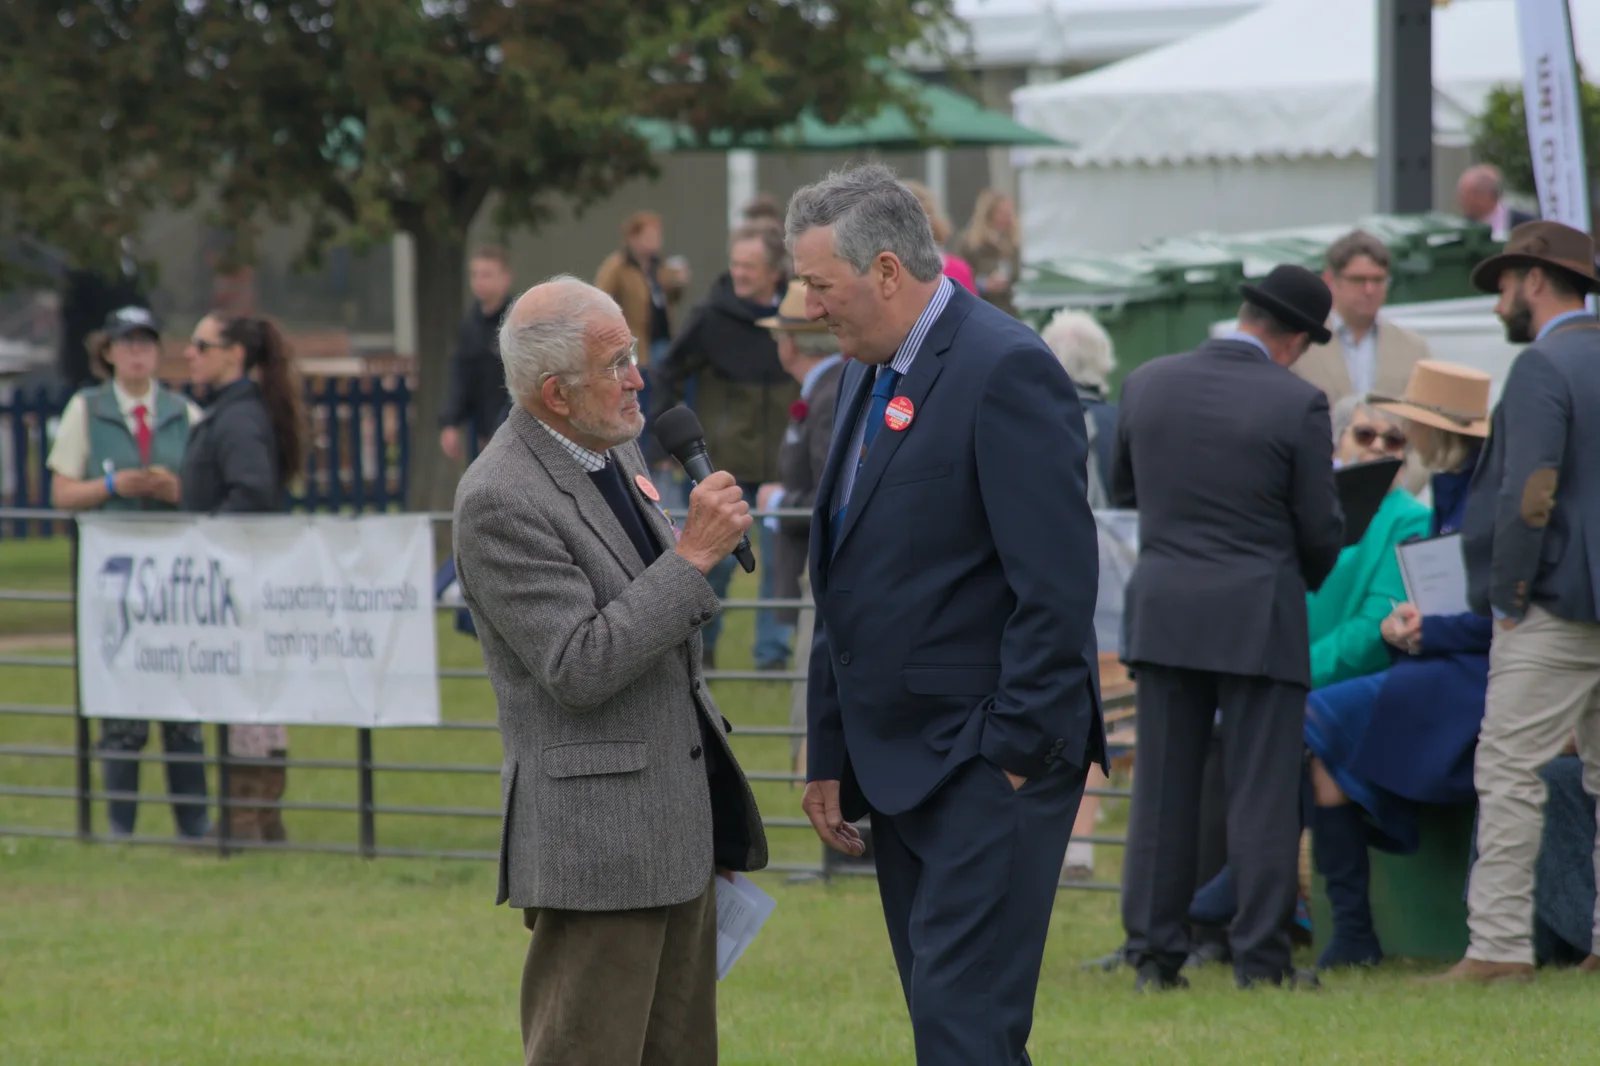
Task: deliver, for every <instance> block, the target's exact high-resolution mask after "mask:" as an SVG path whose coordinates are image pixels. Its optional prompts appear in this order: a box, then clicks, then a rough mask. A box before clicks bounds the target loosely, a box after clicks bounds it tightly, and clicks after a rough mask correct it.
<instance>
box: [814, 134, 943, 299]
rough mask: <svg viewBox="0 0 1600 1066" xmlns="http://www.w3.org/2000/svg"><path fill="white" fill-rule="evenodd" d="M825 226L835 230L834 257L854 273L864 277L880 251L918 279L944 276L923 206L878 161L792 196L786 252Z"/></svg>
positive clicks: (839, 172) (832, 176)
mask: <svg viewBox="0 0 1600 1066" xmlns="http://www.w3.org/2000/svg"><path fill="white" fill-rule="evenodd" d="M823 226H832V227H833V254H834V255H836V256H838V257H839V258H840V259H843V260H844V261H845V262H847V263H849V264H850V265H851V266H852V267H854V268H855V272H856V273H857V274H865V273H866V272H867V268H868V267H869V266H871V265H872V261H873V260H874V259H876V258H877V257H878V256H879V255H881V254H882V253H884V252H888V253H890V254H891V255H893V256H894V257H895V258H897V259H899V260H900V262H901V264H902V265H903V266H904V267H905V268H906V272H907V273H909V274H910V275H911V276H912V277H914V278H916V279H917V280H918V281H933V280H935V279H937V278H938V277H939V275H940V274H942V273H943V272H944V257H943V256H942V255H940V253H939V245H938V243H937V242H935V241H934V239H933V227H932V225H931V224H930V223H929V222H928V213H927V212H926V211H924V210H923V209H922V202H921V201H920V200H918V199H917V197H916V195H915V194H914V193H912V191H911V190H910V189H908V188H906V187H905V186H904V185H902V184H900V181H899V179H897V178H896V177H895V173H894V171H893V170H890V169H889V168H888V167H886V166H884V165H882V164H881V163H869V164H867V165H866V166H859V167H855V168H852V169H847V170H836V171H834V172H833V173H831V174H829V175H828V176H827V177H826V178H823V179H822V180H821V181H819V182H816V183H814V184H812V185H807V186H806V187H805V188H803V189H801V190H800V191H799V192H797V193H795V194H794V197H793V198H792V199H790V201H789V214H788V217H787V218H786V219H785V220H784V229H785V230H786V232H787V236H788V242H789V251H790V252H791V253H792V252H793V251H794V244H795V241H797V240H799V239H800V237H801V235H802V234H804V233H805V232H806V231H807V230H813V229H818V228H820V227H823Z"/></svg>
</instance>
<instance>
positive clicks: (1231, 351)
mask: <svg viewBox="0 0 1600 1066" xmlns="http://www.w3.org/2000/svg"><path fill="white" fill-rule="evenodd" d="M1109 492H1110V495H1111V501H1112V506H1114V507H1120V508H1127V509H1132V510H1137V511H1138V512H1139V561H1138V563H1136V564H1135V566H1134V571H1133V577H1132V578H1131V579H1129V581H1128V588H1127V592H1126V599H1125V605H1124V608H1123V618H1124V625H1125V632H1126V634H1127V636H1126V641H1127V644H1126V651H1125V652H1124V653H1123V658H1124V660H1126V661H1127V662H1129V663H1133V664H1136V665H1137V664H1139V663H1149V664H1151V665H1154V666H1167V667H1174V668H1178V669H1187V670H1201V671H1208V672H1212V673H1223V674H1239V675H1242V676H1245V677H1266V678H1271V679H1272V680H1274V681H1280V682H1286V683H1288V684H1298V685H1305V686H1306V687H1308V688H1309V687H1310V685H1311V652H1310V638H1309V636H1308V629H1307V619H1306V592H1307V591H1308V590H1315V589H1316V588H1318V587H1319V586H1321V584H1322V581H1323V579H1324V578H1326V577H1327V576H1328V571H1330V570H1332V569H1333V564H1334V562H1335V561H1336V560H1337V559H1338V558H1339V551H1340V549H1341V548H1342V547H1343V545H1344V515H1343V512H1342V511H1341V510H1340V508H1339V493H1338V489H1337V487H1336V485H1335V482H1334V479H1333V428H1332V426H1331V425H1330V422H1329V417H1328V400H1327V398H1326V397H1325V396H1323V394H1322V390H1321V389H1318V388H1317V387H1316V386H1315V385H1312V384H1310V383H1308V382H1305V381H1302V380H1300V379H1299V378H1297V377H1295V376H1294V375H1293V374H1291V373H1289V371H1287V370H1285V369H1284V368H1283V367H1281V366H1278V365H1277V364H1275V363H1273V362H1272V361H1271V360H1270V359H1268V358H1267V356H1266V354H1265V353H1264V352H1262V351H1261V350H1260V349H1258V348H1256V347H1255V346H1254V345H1252V344H1250V343H1248V342H1246V341H1237V340H1213V341H1209V342H1207V343H1206V344H1204V345H1202V346H1201V347H1200V348H1199V349H1198V350H1196V351H1193V352H1190V353H1188V354H1187V355H1173V356H1167V357H1165V358H1161V359H1156V360H1154V361H1152V362H1149V363H1146V364H1145V365H1143V366H1141V367H1139V368H1138V369H1137V370H1135V371H1133V373H1131V374H1129V375H1128V379H1127V381H1125V382H1124V383H1123V385H1122V404H1121V408H1120V410H1119V411H1118V414H1117V451H1116V460H1115V462H1114V463H1113V464H1112V474H1111V484H1110V486H1109Z"/></svg>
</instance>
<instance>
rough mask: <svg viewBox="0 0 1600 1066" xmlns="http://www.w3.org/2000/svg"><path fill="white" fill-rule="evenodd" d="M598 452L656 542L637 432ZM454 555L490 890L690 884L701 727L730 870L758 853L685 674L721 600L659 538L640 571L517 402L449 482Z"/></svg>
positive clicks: (522, 903) (698, 808)
mask: <svg viewBox="0 0 1600 1066" xmlns="http://www.w3.org/2000/svg"><path fill="white" fill-rule="evenodd" d="M611 455H612V459H613V461H615V462H617V463H620V464H621V469H622V473H623V475H624V479H625V480H626V481H627V482H628V484H629V486H630V488H632V489H633V491H634V493H635V496H636V497H637V499H636V502H637V503H638V504H639V505H640V510H641V513H642V514H643V515H644V516H645V520H646V522H647V523H648V524H649V525H650V526H651V529H652V532H654V533H655V535H656V536H657V538H658V539H659V540H660V541H661V542H662V543H663V544H666V545H671V544H672V543H673V532H672V527H671V525H670V524H669V523H668V521H667V519H666V517H665V516H664V515H663V514H662V513H661V512H660V511H659V509H658V508H657V507H656V506H655V505H653V504H652V503H650V502H649V501H648V500H646V499H644V497H643V496H642V495H640V494H639V493H638V489H637V486H636V484H635V478H636V477H637V476H638V475H641V474H644V473H645V465H644V459H643V456H642V455H641V454H640V452H639V449H638V447H637V445H634V444H628V445H625V446H623V447H620V448H616V449H613V450H612V452H611ZM455 554H456V568H457V573H458V576H459V578H460V581H461V589H462V593H463V594H464V596H465V597H466V601H467V606H468V607H469V608H470V609H471V611H472V620H473V622H474V623H475V624H476V626H477V630H478V636H479V638H480V639H481V640H482V642H483V658H484V664H485V666H486V667H487V668H488V672H489V680H490V682H491V683H492V684H493V685H494V692H495V699H496V702H497V703H498V705H499V718H500V737H501V742H502V744H503V746H504V749H505V759H504V763H503V765H502V768H501V795H502V810H503V811H504V815H503V822H502V825H501V834H500V835H501V840H500V888H499V894H498V897H497V899H496V901H495V902H497V903H504V902H507V901H509V902H510V904H511V905H512V906H513V907H550V908H559V909H564V910H583V911H600V910H630V909H634V908H640V907H660V906H669V905H671V904H675V903H682V902H685V901H686V900H690V899H693V898H694V897H696V896H698V895H699V894H700V893H702V892H704V891H705V890H706V887H707V885H709V884H710V880H711V876H712V866H713V852H712V829H713V811H712V789H711V787H710V786H709V785H708V782H707V775H706V763H705V761H704V759H703V752H702V750H701V748H702V740H703V738H706V737H715V738H716V741H715V743H716V747H717V750H716V751H715V752H714V753H712V754H713V755H714V756H715V757H716V758H717V759H718V760H719V761H718V762H717V765H718V766H719V767H723V768H731V776H724V775H721V774H720V773H719V778H720V779H721V780H722V781H723V782H724V783H725V784H726V783H729V782H731V783H732V785H731V787H729V788H724V789H722V790H721V791H720V793H719V795H720V796H721V797H722V798H723V799H724V800H729V799H731V800H732V801H733V802H732V803H731V804H727V805H725V808H726V807H732V808H735V809H733V810H732V811H731V817H733V818H734V819H736V820H737V821H738V822H739V823H740V824H738V825H736V826H734V827H733V828H734V830H735V832H736V836H737V838H738V839H739V840H740V841H741V842H743V843H747V845H748V846H747V848H745V849H744V850H745V852H746V854H745V856H744V857H745V859H746V861H745V862H744V863H743V864H742V868H744V869H750V870H756V869H760V868H761V867H763V866H765V865H766V862H767V845H766V838H765V836H764V835H763V833H762V829H761V819H760V815H759V814H758V813H757V811H756V804H755V797H754V796H753V795H751V793H750V787H749V785H748V784H747V783H746V782H745V779H744V774H743V773H742V772H741V771H739V769H738V764H737V762H735V760H734V757H733V751H732V750H731V749H730V748H729V746H728V742H727V738H726V736H725V735H724V734H725V730H726V728H727V727H726V722H725V720H724V719H723V718H722V716H721V715H720V714H719V713H718V711H717V708H716V705H715V704H714V703H712V700H711V693H710V692H709V691H708V690H707V688H706V685H705V681H704V679H703V677H702V676H701V665H700V628H701V627H702V626H704V625H705V624H706V623H707V622H709V621H711V620H712V619H713V618H715V617H716V615H717V613H718V611H720V610H721V605H720V603H719V602H718V600H717V597H716V594H715V593H713V592H712V591H711V586H710V585H709V584H707V583H706V579H705V577H704V576H703V575H702V574H701V573H700V571H699V570H697V569H695V567H694V566H693V565H691V564H690V563H689V562H687V561H686V560H685V559H684V558H683V557H682V556H680V555H678V554H677V553H676V552H672V551H666V552H663V553H662V555H661V557H660V558H659V559H657V560H656V561H655V563H653V564H652V565H651V566H650V567H648V568H646V567H645V566H644V563H643V561H642V560H641V559H640V557H639V553H638V550H637V549H636V548H635V547H634V546H633V543H632V541H630V540H629V539H628V536H627V534H626V533H624V532H623V530H622V526H621V525H620V524H619V523H618V522H617V519H616V516H615V515H614V514H613V513H612V511H611V508H610V507H609V506H607V504H606V502H605V499H604V497H602V496H601V495H600V490H599V489H598V488H596V487H595V485H594V482H593V481H591V480H590V478H589V475H588V474H587V473H586V472H585V471H584V470H583V468H582V467H580V466H579V465H578V463H577V462H576V461H575V460H574V459H573V458H572V457H571V456H570V455H568V454H567V453H566V452H565V451H564V450H563V449H562V447H561V446H560V445H559V444H558V443H557V442H556V441H555V440H554V439H553V438H552V437H551V436H550V434H549V433H548V432H547V431H546V430H545V428H544V427H543V426H541V425H540V424H539V423H538V422H537V421H536V420H535V419H534V417H533V416H532V415H531V414H529V413H528V412H527V411H525V410H523V409H521V408H513V409H512V413H511V417H510V418H509V419H508V421H507V422H506V424H505V425H504V426H503V427H502V428H501V430H500V432H499V433H497V434H496V435H495V437H494V440H493V441H491V442H490V444H489V446H488V448H486V449H485V450H484V452H483V454H482V455H480V456H479V457H478V459H477V460H476V461H475V462H473V464H472V465H471V466H470V467H469V468H468V469H467V472H466V474H465V476H464V477H463V478H462V479H461V485H460V487H459V488H458V489H457V491H456V506H455ZM702 717H704V719H705V720H706V721H707V722H708V723H709V724H711V725H712V727H713V728H711V729H707V730H702V728H701V719H702ZM730 793H731V794H732V795H731V797H730V795H729V794H730ZM740 799H742V801H743V802H742V804H740V803H738V802H737V801H738V800H740ZM725 808H719V812H718V813H719V817H728V816H730V812H729V811H728V810H727V809H725ZM718 828H719V830H721V829H722V828H723V827H722V826H720V825H719V827H718Z"/></svg>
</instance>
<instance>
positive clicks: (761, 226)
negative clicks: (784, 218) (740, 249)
mask: <svg viewBox="0 0 1600 1066" xmlns="http://www.w3.org/2000/svg"><path fill="white" fill-rule="evenodd" d="M745 241H760V242H761V251H762V252H763V253H764V254H765V255H766V257H767V269H768V270H772V271H776V272H777V273H779V274H786V273H788V270H789V252H788V249H786V248H785V247H784V245H783V230H782V229H780V228H779V227H778V224H777V223H776V222H773V221H771V220H770V219H757V220H755V221H754V222H745V223H742V224H741V225H740V226H739V228H738V229H736V230H734V231H733V236H731V237H729V238H728V248H729V249H730V250H732V248H733V246H734V245H736V244H743V243H744V242H745Z"/></svg>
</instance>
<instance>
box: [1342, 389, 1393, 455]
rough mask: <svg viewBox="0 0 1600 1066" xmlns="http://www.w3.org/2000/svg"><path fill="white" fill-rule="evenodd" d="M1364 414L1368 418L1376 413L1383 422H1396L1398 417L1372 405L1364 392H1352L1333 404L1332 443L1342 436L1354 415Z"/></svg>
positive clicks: (1354, 417) (1352, 420) (1354, 418)
mask: <svg viewBox="0 0 1600 1066" xmlns="http://www.w3.org/2000/svg"><path fill="white" fill-rule="evenodd" d="M1360 414H1364V415H1366V416H1367V417H1368V418H1372V417H1373V416H1374V415H1376V416H1377V417H1378V418H1381V419H1383V420H1384V421H1385V422H1396V421H1398V419H1397V418H1396V417H1395V416H1394V415H1391V414H1390V413H1389V412H1387V411H1380V410H1378V409H1377V408H1376V407H1373V406H1372V403H1371V401H1370V400H1369V399H1368V398H1367V395H1366V394H1365V393H1359V392H1358V393H1352V394H1351V395H1349V396H1346V397H1344V398H1343V399H1341V400H1340V401H1339V402H1338V403H1336V404H1334V405H1333V443H1334V444H1335V445H1337V444H1338V443H1339V441H1340V440H1341V439H1343V437H1344V431H1345V430H1347V429H1349V428H1350V423H1352V422H1354V421H1355V420H1356V415H1360Z"/></svg>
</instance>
